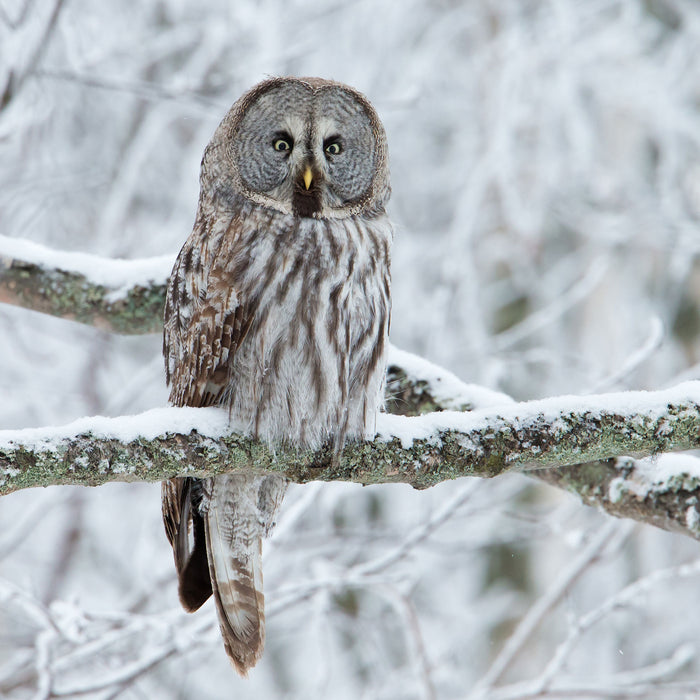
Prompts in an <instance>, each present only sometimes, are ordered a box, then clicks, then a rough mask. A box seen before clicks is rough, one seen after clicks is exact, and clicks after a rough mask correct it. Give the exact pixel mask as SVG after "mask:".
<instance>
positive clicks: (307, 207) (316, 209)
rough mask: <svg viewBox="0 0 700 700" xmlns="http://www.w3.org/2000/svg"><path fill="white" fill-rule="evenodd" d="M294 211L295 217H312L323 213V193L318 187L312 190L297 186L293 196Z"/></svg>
mask: <svg viewBox="0 0 700 700" xmlns="http://www.w3.org/2000/svg"><path fill="white" fill-rule="evenodd" d="M292 211H293V212H294V216H302V217H310V216H314V215H315V214H318V213H320V211H321V191H320V190H319V188H318V187H312V188H311V189H310V190H307V189H305V188H304V186H303V185H302V186H299V185H297V186H296V187H295V188H294V194H293V195H292Z"/></svg>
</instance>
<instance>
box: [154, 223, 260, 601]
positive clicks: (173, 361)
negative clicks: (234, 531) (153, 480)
mask: <svg viewBox="0 0 700 700" xmlns="http://www.w3.org/2000/svg"><path fill="white" fill-rule="evenodd" d="M236 223H237V220H235V219H234V220H233V221H232V222H231V223H230V224H229V225H228V228H227V229H226V230H225V232H224V234H223V235H221V233H220V234H219V235H218V236H216V235H214V236H212V235H211V231H210V230H209V228H208V226H206V224H205V223H203V220H202V218H201V217H198V220H197V222H196V224H195V228H194V231H193V232H192V235H191V236H190V238H189V239H188V240H187V242H186V243H185V245H184V246H183V248H182V250H181V251H180V254H179V255H178V257H177V260H176V262H175V266H174V268H173V272H172V274H171V276H170V281H169V284H168V293H167V297H166V304H165V319H164V333H163V354H164V357H165V367H166V379H167V381H168V383H169V384H170V388H171V390H170V402H171V403H172V404H173V405H175V406H197V407H201V406H212V405H216V404H218V403H219V402H220V401H221V394H222V392H223V390H224V389H225V387H226V384H227V382H228V381H229V374H228V365H229V362H230V361H231V360H232V359H233V355H234V353H235V351H236V348H237V347H239V346H240V344H241V342H242V341H243V339H244V338H245V336H246V334H247V333H248V330H249V328H250V320H249V319H250V318H251V317H252V316H250V315H249V314H247V313H246V305H245V304H244V303H242V302H241V299H240V298H239V295H238V292H237V290H236V288H235V286H234V281H233V280H232V279H231V270H230V266H229V264H228V262H229V261H230V260H231V258H232V256H233V255H234V253H235V243H236V240H237V235H236V234H237V231H236V230H235V225H236ZM201 498H202V493H201V482H199V480H197V479H191V478H176V479H170V480H168V481H164V482H163V484H162V508H163V522H164V525H165V532H166V534H167V536H168V540H169V541H170V544H171V545H172V548H173V554H174V558H175V566H176V568H177V572H178V578H179V581H180V585H179V592H180V600H181V601H182V604H183V606H184V607H185V609H187V610H190V611H191V610H196V609H197V608H199V607H200V606H201V605H202V604H203V603H204V602H205V601H206V600H207V598H208V597H209V596H210V595H211V593H212V586H211V581H210V578H209V570H208V563H207V552H206V541H205V533H204V521H203V518H202V515H201V514H200V512H199V509H198V505H199V502H200V501H201Z"/></svg>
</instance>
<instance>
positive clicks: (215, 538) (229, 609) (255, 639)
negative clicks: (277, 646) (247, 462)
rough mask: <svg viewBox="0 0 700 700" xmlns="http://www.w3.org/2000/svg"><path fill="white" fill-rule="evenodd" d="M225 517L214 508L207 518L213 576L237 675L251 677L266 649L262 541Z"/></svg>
mask: <svg viewBox="0 0 700 700" xmlns="http://www.w3.org/2000/svg"><path fill="white" fill-rule="evenodd" d="M225 516H226V514H225V513H221V512H219V510H218V509H217V508H216V507H210V508H209V512H208V514H207V517H206V521H205V526H206V527H205V530H206V538H207V547H208V549H209V573H210V576H211V583H212V588H213V591H214V600H215V601H216V611H217V613H218V615H219V625H220V627H221V635H222V637H223V640H224V648H225V649H226V653H227V654H228V656H229V658H230V659H231V663H232V664H233V666H234V668H235V669H236V671H238V673H240V674H241V675H242V676H247V675H248V671H249V669H251V668H252V667H253V666H255V664H256V663H257V662H258V660H259V659H260V656H261V655H262V652H263V647H264V645H265V607H264V606H265V598H264V596H263V592H262V590H263V577H262V537H260V536H259V535H257V536H256V535H252V536H249V537H246V533H245V532H240V529H241V528H240V527H237V528H234V529H232V528H231V520H230V519H229V518H226V517H225ZM243 529H244V528H243Z"/></svg>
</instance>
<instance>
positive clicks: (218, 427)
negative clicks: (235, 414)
mask: <svg viewBox="0 0 700 700" xmlns="http://www.w3.org/2000/svg"><path fill="white" fill-rule="evenodd" d="M192 430H196V431H197V432H198V433H200V434H201V435H204V436H206V437H211V438H218V437H221V436H223V435H226V434H227V432H229V421H228V411H226V410H224V409H220V408H188V407H184V408H178V407H166V408H154V409H151V410H150V411H145V412H144V413H139V414H137V415H132V416H120V417H118V418H106V417H104V416H92V417H89V418H79V419H78V420H75V421H73V422H71V423H68V424H66V425H62V426H56V427H42V428H25V429H23V430H0V449H13V448H16V447H19V446H20V445H22V446H24V447H27V448H29V449H43V450H47V449H52V448H53V447H55V446H57V445H58V444H59V443H60V442H62V441H64V440H70V439H71V438H75V437H76V436H78V435H87V434H90V435H93V436H95V437H96V438H100V439H105V440H110V439H114V440H119V441H121V442H124V443H127V442H132V441H134V440H137V439H139V438H142V439H146V440H152V439H154V438H156V437H159V436H162V435H165V434H166V433H181V434H185V435H186V434H188V433H190V432H191V431H192Z"/></svg>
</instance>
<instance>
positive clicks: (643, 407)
mask: <svg viewBox="0 0 700 700" xmlns="http://www.w3.org/2000/svg"><path fill="white" fill-rule="evenodd" d="M407 354H408V353H407ZM487 391H488V390H487ZM506 398H507V397H506ZM687 402H695V403H700V382H684V383H683V384H679V385H678V386H676V387H672V388H670V389H664V390H662V391H623V392H615V393H611V394H599V395H592V396H557V397H553V398H549V399H539V400H536V401H525V402H522V403H514V402H512V401H511V400H510V399H508V403H504V404H501V405H497V406H491V407H489V408H481V409H478V410H475V411H465V412H462V411H440V412H436V413H428V414H425V415H422V416H411V417H408V416H396V415H391V414H386V413H380V414H379V415H378V416H377V436H378V437H379V439H381V440H385V441H391V440H393V439H395V438H398V439H399V441H400V442H401V445H402V446H403V447H404V448H409V447H410V446H411V445H412V443H413V441H414V440H426V441H437V440H439V439H440V433H441V432H443V431H448V430H455V431H460V432H464V433H468V432H470V431H475V430H484V429H487V428H489V427H494V426H496V425H499V424H512V425H513V426H514V427H515V428H516V429H517V428H519V427H521V426H525V425H532V423H533V422H535V421H542V420H543V421H545V422H547V423H551V424H552V425H554V426H561V427H564V426H565V423H564V422H563V421H562V420H561V419H560V416H566V415H569V414H572V413H578V414H587V415H590V416H601V415H603V414H606V413H614V414H617V415H621V416H623V417H626V418H627V420H634V419H635V418H640V417H645V418H655V417H659V416H661V415H663V414H664V413H665V411H666V410H667V407H668V405H669V404H676V405H678V404H683V403H687ZM192 430H196V431H197V432H199V433H201V434H202V435H205V436H207V437H213V438H216V437H221V436H222V435H225V434H226V433H227V432H230V430H231V426H230V424H229V420H228V413H227V411H226V410H223V409H220V408H188V407H184V408H175V407H167V408H156V409H151V410H150V411H146V412H144V413H140V414H137V415H132V416H121V417H118V418H106V417H104V416H94V417H89V418H88V417H86V418H80V419H78V420H75V421H73V422H72V423H69V424H67V425H64V426H60V427H42V428H26V429H23V430H2V431H0V448H2V447H6V448H7V447H10V446H13V445H14V446H17V445H26V446H28V447H29V446H42V447H43V448H44V449H45V448H47V447H48V446H50V445H51V444H52V443H56V442H57V441H61V440H64V439H68V438H71V437H74V436H77V435H84V434H87V433H90V434H92V435H94V436H96V437H101V438H106V439H109V438H114V439H118V440H121V441H123V442H130V441H132V440H135V439H137V438H144V439H153V438H154V437H157V436H159V435H164V434H165V433H168V432H170V433H173V432H177V433H189V432H190V431H192ZM660 463H662V464H666V462H665V461H661V462H660ZM687 464H695V461H694V460H692V459H690V458H688V460H687ZM672 470H673V471H675V462H674V465H673V466H672ZM660 473H661V472H659V470H658V469H656V468H655V474H657V475H658V474H660ZM697 476H698V478H700V469H699V470H698V475H697Z"/></svg>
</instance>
